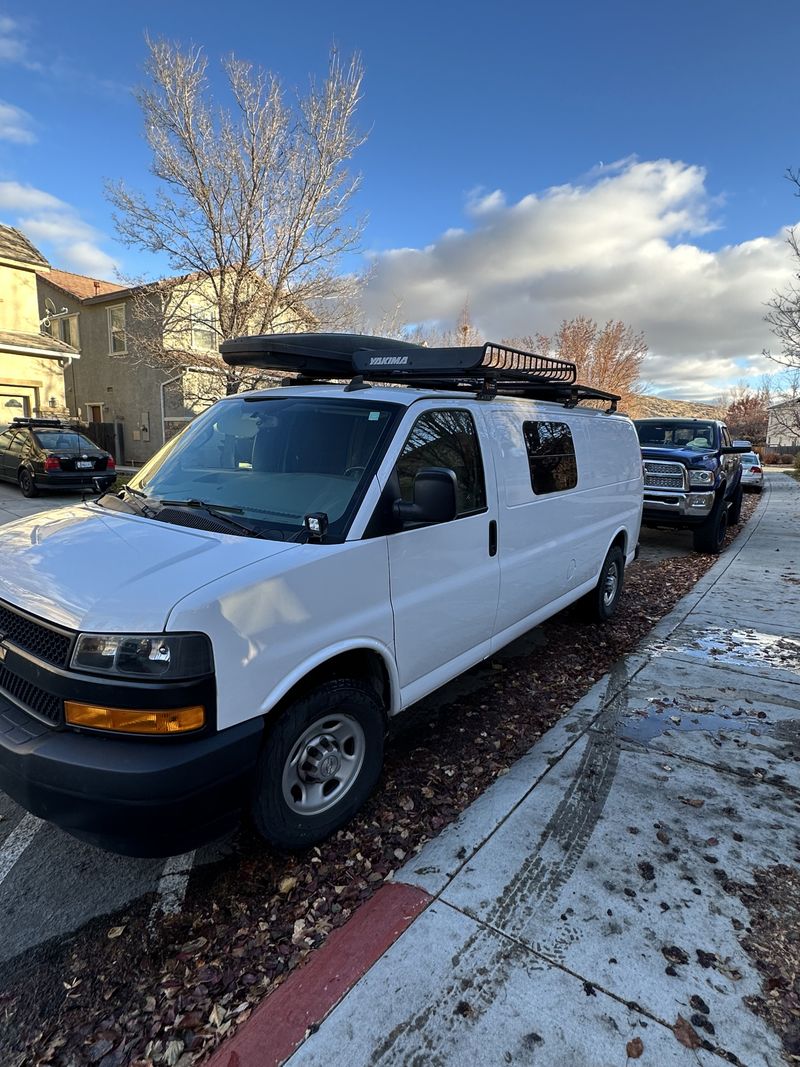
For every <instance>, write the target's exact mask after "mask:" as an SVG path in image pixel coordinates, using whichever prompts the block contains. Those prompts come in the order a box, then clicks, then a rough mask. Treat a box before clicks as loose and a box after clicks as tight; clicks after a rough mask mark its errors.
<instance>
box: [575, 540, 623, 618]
mask: <svg viewBox="0 0 800 1067" xmlns="http://www.w3.org/2000/svg"><path fill="white" fill-rule="evenodd" d="M624 578H625V556H624V554H623V552H622V549H621V548H620V547H619V545H612V546H611V548H609V550H608V555H607V556H606V558H605V560H604V561H603V567H602V570H601V571H600V579H599V581H598V583H597V585H596V586H595V587H594V589H593V590H592V591H591V593H589V594H588V595H587V596H586V597H584V600H583V607H584V615H585V616H586V618H587V619H588V620H589V621H590V622H607V621H608V620H609V619H610V618H611V616H612V615H613V614H614V612H615V611H616V609H617V604H618V603H619V598H620V596H622V583H623V581H624Z"/></svg>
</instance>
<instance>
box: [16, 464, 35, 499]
mask: <svg viewBox="0 0 800 1067" xmlns="http://www.w3.org/2000/svg"><path fill="white" fill-rule="evenodd" d="M17 481H18V482H19V488H20V491H21V492H22V495H23V496H27V497H31V496H38V495H39V490H38V489H37V488H36V483H35V482H34V480H33V475H32V474H31V472H30V471H29V470H28V469H27V467H23V468H22V470H21V471H20V472H19V475H18V476H17Z"/></svg>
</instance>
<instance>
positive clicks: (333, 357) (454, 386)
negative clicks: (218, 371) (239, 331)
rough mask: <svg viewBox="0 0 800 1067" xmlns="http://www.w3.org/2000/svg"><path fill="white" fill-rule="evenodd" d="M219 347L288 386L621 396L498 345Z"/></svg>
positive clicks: (575, 399) (278, 342)
mask: <svg viewBox="0 0 800 1067" xmlns="http://www.w3.org/2000/svg"><path fill="white" fill-rule="evenodd" d="M220 352H221V353H222V358H223V360H224V361H225V362H226V363H228V364H229V365H230V366H235V367H242V366H244V367H258V368H260V369H262V370H280V371H294V372H295V373H296V374H297V375H298V377H297V378H295V379H294V380H292V381H291V382H288V383H286V384H296V385H309V384H312V383H314V382H319V381H331V380H342V379H352V380H351V381H350V385H349V386H348V388H349V389H358V388H366V387H367V384H366V383H367V382H384V383H390V384H393V385H410V386H417V387H421V388H423V389H446V390H448V391H450V392H452V391H456V392H470V393H476V394H477V396H478V399H480V400H491V399H492V398H493V397H495V396H517V397H528V398H533V399H538V400H554V401H556V402H559V403H563V404H564V405H565V406H566V407H574V406H575V405H576V404H579V403H580V402H581V401H582V400H603V401H607V402H608V403H609V404H610V407H609V409H608V410H609V412H611V411H616V408H617V401H618V400H619V397H618V396H617V395H615V394H614V393H607V392H605V391H604V390H602V389H593V388H591V387H590V386H586V385H579V384H578V383H577V382H576V367H575V364H574V363H570V362H568V361H567V360H564V359H556V358H555V357H553V356H540V355H536V354H535V353H533V352H523V351H522V350H520V349H517V348H511V347H510V346H509V345H502V344H495V343H493V342H487V343H486V344H484V345H469V346H465V347H449V348H426V347H425V346H424V345H417V344H411V343H410V342H408V341H396V340H394V339H392V338H389V337H371V336H369V335H366V334H352V333H304V334H297V333H279V334H261V335H258V336H255V337H237V338H236V339H235V340H232V341H225V342H223V344H222V345H221V346H220Z"/></svg>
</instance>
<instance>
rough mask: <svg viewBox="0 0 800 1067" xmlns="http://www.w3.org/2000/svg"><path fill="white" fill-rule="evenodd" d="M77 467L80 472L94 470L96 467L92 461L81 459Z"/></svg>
mask: <svg viewBox="0 0 800 1067" xmlns="http://www.w3.org/2000/svg"><path fill="white" fill-rule="evenodd" d="M75 466H76V467H77V468H78V470H81V471H86V470H92V469H93V467H94V463H92V461H91V460H90V459H79V460H78V462H77V463H76V464H75Z"/></svg>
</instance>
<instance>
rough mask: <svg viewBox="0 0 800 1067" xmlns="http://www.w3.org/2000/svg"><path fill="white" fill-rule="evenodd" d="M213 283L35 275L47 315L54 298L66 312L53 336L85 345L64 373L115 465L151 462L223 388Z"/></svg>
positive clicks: (70, 397)
mask: <svg viewBox="0 0 800 1067" xmlns="http://www.w3.org/2000/svg"><path fill="white" fill-rule="evenodd" d="M206 285H207V282H204V281H203V280H199V279H198V278H197V277H195V276H190V277H177V278H165V279H162V280H161V281H159V282H157V283H153V284H149V285H142V286H133V287H126V286H124V285H120V284H117V283H115V282H109V281H105V280H103V279H100V278H90V277H88V276H86V275H82V274H72V273H70V272H69V271H62V270H53V269H51V270H49V271H41V272H40V273H39V275H38V289H39V306H40V309H41V310H42V313H44V311H45V310H46V308H47V306H48V302H50V301H51V302H52V304H55V305H56V306H57V307H62V306H65V307H66V308H67V310H68V312H69V313H68V314H67V315H65V316H62V317H61V318H59V319H58V320H57V321H56V320H54V321H53V323H52V330H53V332H54V333H55V334H56V336H58V337H59V338H60V339H61V340H63V341H66V342H69V343H71V344H74V345H75V346H76V347H79V348H80V354H81V358H80V361H78V362H75V363H74V364H73V365H72V366H70V367H69V368H68V369H67V371H66V372H65V394H66V402H67V405H68V407H69V409H70V411H71V412H72V413H73V414H74V415H77V416H79V417H80V418H81V419H83V420H84V421H86V422H87V423H100V424H104V429H105V431H107V433H106V434H105V436H103V435H102V434H100V435H94V434H93V436H95V439H96V440H100V442H101V443H102V444H104V446H105V447H106V448H109V449H110V450H111V451H113V453H114V455H115V457H116V459H117V462H118V463H119V462H124V463H132V464H134V465H139V464H141V463H144V462H146V461H147V460H148V459H149V458H150V457H151V456H152V455H153V454H154V453H155V452H156V451H158V449H159V448H161V446H162V445H163V444H164V443H165V442H166V441H168V440H169V439H170V438H171V437H172V436H174V434H175V433H177V432H179V431H180V430H181V429H183V427H184V426H185V425H186V423H187V422H190V421H191V420H192V419H193V418H194V417H195V416H196V415H197V414H198V413H199V412H200V411H202V410H203V409H204V408H206V407H207V406H208V405H209V404H210V403H212V402H213V401H214V400H215V399H217V398H218V397H219V396H220V395H224V393H225V391H226V390H225V383H224V380H221V377H223V376H224V374H225V372H226V368H225V365H224V364H223V362H222V360H221V357H220V355H219V342H220V337H219V332H218V329H217V320H216V315H215V313H214V311H213V310H212V309H213V306H214V302H213V299H212V298H211V297H210V296H209V297H208V298H206V296H205V291H206V290H205V288H204V287H205V286H206ZM50 306H52V305H50ZM308 318H309V322H310V321H311V317H310V316H308ZM288 328H291V327H288ZM295 328H296V327H295ZM278 377H279V376H271V377H269V376H268V377H267V378H266V379H265V380H263V381H262V382H259V384H262V385H263V384H270V383H272V384H277V381H278ZM94 429H95V430H97V431H99V430H100V429H101V427H94Z"/></svg>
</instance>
